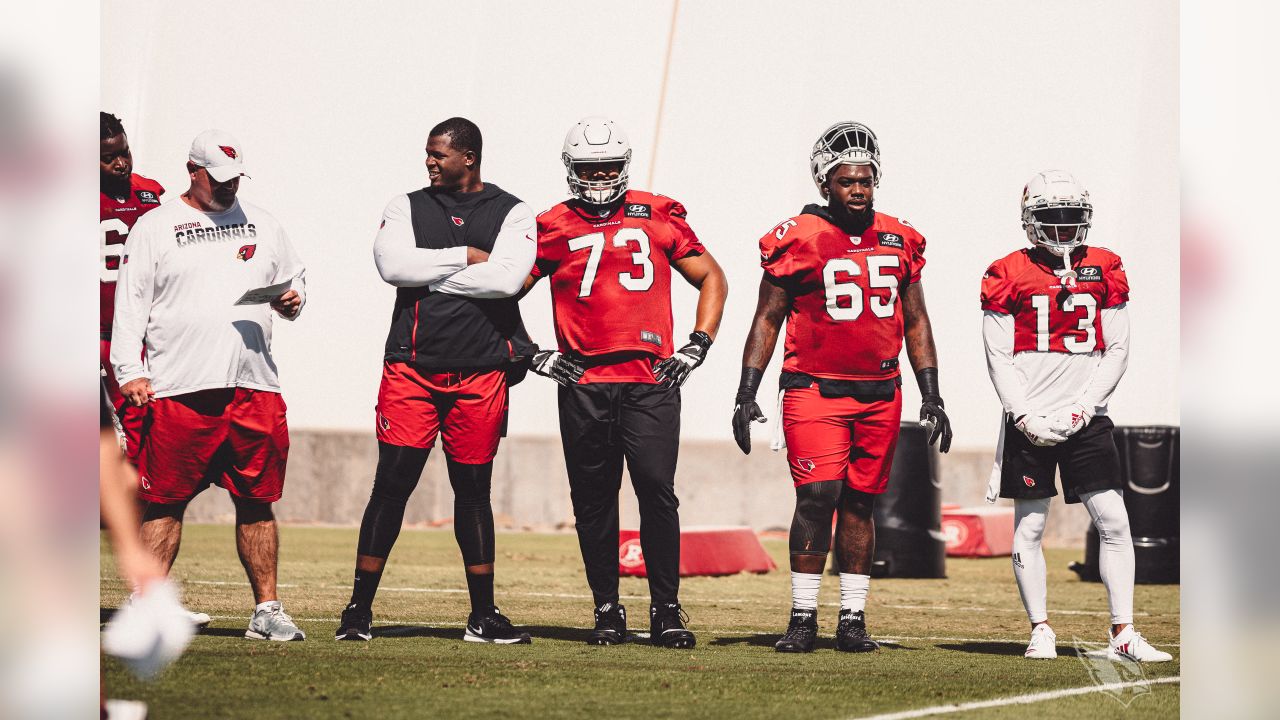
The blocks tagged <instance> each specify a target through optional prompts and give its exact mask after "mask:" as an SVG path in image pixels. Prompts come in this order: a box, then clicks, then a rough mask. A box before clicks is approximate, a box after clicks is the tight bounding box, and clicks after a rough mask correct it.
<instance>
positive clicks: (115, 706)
mask: <svg viewBox="0 0 1280 720" xmlns="http://www.w3.org/2000/svg"><path fill="white" fill-rule="evenodd" d="M107 720H147V704H146V703H144V702H142V701H140V700H108V701H107Z"/></svg>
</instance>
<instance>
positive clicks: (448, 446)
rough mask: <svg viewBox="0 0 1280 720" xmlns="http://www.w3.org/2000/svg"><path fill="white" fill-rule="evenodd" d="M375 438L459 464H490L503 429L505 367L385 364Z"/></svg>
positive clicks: (505, 406) (377, 408)
mask: <svg viewBox="0 0 1280 720" xmlns="http://www.w3.org/2000/svg"><path fill="white" fill-rule="evenodd" d="M375 410H377V413H378V419H377V422H378V442H384V443H387V444H389V445H399V446H401V447H415V448H429V447H433V446H434V445H435V444H436V436H437V435H440V436H442V438H443V443H444V453H445V455H446V456H448V457H449V458H451V459H452V460H454V461H455V462H460V463H463V464H465V465H483V464H484V463H487V462H492V461H493V458H494V456H495V455H497V454H498V438H500V437H502V435H504V434H505V433H506V425H507V373H506V371H505V370H482V371H470V372H469V371H462V372H435V373H420V372H418V371H417V370H415V369H413V368H412V367H410V366H409V365H408V364H406V363H385V364H384V365H383V366H382V386H381V387H380V388H378V406H377V407H376V408H375Z"/></svg>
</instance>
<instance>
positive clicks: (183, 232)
mask: <svg viewBox="0 0 1280 720" xmlns="http://www.w3.org/2000/svg"><path fill="white" fill-rule="evenodd" d="M191 225H192V223H183V224H181V225H175V226H174V228H173V229H174V231H175V232H174V235H173V239H174V240H177V241H178V247H185V246H187V245H190V244H191V243H201V242H223V241H225V240H243V239H245V238H256V237H258V228H257V227H255V226H254V224H253V223H235V224H232V225H218V226H217V227H211V228H206V227H200V226H199V225H198V224H197V225H196V226H195V227H191Z"/></svg>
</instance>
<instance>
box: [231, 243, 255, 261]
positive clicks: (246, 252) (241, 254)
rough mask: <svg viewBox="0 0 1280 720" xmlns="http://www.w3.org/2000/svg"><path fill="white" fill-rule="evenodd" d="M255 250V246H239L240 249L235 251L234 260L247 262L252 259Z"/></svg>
mask: <svg viewBox="0 0 1280 720" xmlns="http://www.w3.org/2000/svg"><path fill="white" fill-rule="evenodd" d="M257 249H258V246H257V245H241V246H240V249H239V250H237V251H236V259H237V260H243V261H245V262H249V260H250V259H251V258H253V253H254V252H256V251H257Z"/></svg>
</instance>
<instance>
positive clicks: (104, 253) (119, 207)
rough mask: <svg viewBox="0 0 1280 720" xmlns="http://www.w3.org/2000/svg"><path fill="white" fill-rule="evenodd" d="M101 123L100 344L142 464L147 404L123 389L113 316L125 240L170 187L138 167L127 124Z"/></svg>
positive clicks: (132, 451) (111, 391) (105, 376)
mask: <svg viewBox="0 0 1280 720" xmlns="http://www.w3.org/2000/svg"><path fill="white" fill-rule="evenodd" d="M98 121H99V126H100V128H101V142H100V144H99V147H100V151H101V154H100V157H99V158H98V169H99V183H98V184H99V207H100V209H101V216H100V218H101V223H100V224H99V245H98V255H99V260H98V281H99V282H98V285H99V290H100V295H99V305H98V336H99V337H98V345H99V362H100V367H101V372H102V381H103V384H105V385H106V387H107V395H108V396H109V397H110V398H111V404H112V407H113V408H114V409H115V416H116V422H117V423H118V428H117V431H118V432H122V433H123V436H124V438H125V449H126V452H127V454H128V456H129V459H130V460H132V461H134V463H135V464H136V462H137V459H138V456H137V453H138V448H139V446H140V445H141V433H142V421H143V418H144V416H145V414H146V409H145V408H140V407H128V406H127V404H126V403H125V397H124V395H122V394H121V393H120V385H119V384H118V383H117V382H116V376H115V373H114V372H113V371H112V369H111V360H110V357H111V316H112V315H113V314H114V312H115V306H116V276H117V275H119V274H120V257H121V255H122V254H123V253H124V241H125V239H126V238H127V237H128V235H129V231H130V230H131V229H133V224H134V223H136V222H137V221H138V218H140V217H142V216H143V215H144V214H146V213H147V212H148V211H151V210H154V209H156V208H158V207H160V196H161V195H162V194H164V188H163V187H161V186H160V183H158V182H156V181H155V180H151V179H149V178H145V177H142V176H141V175H137V174H135V173H134V172H133V154H132V153H130V152H129V137H128V136H127V135H126V134H125V132H124V125H123V124H122V123H121V122H120V119H119V118H117V117H116V116H115V115H112V114H111V113H106V112H100V113H99V114H98Z"/></svg>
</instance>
